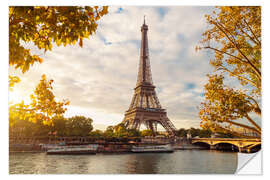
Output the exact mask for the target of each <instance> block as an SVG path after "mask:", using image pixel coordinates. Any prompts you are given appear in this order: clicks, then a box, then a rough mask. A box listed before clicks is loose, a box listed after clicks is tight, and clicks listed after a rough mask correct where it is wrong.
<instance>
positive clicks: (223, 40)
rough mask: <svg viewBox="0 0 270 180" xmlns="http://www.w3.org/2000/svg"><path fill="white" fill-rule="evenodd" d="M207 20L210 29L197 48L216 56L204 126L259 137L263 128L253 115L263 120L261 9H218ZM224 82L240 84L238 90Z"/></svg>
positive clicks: (203, 106) (202, 111)
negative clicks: (249, 133)
mask: <svg viewBox="0 0 270 180" xmlns="http://www.w3.org/2000/svg"><path fill="white" fill-rule="evenodd" d="M206 20H207V23H208V24H209V28H208V29H207V30H206V31H205V32H204V33H203V39H202V41H201V43H202V46H201V47H197V48H198V49H208V50H210V51H212V52H214V55H215V56H214V58H213V59H211V60H210V64H211V65H212V66H213V67H214V73H213V74H211V75H208V77H209V81H208V83H207V84H206V85H205V94H204V97H205V100H204V102H202V103H201V107H200V113H199V116H200V118H201V120H202V121H201V126H202V127H204V128H211V130H213V131H223V132H233V133H234V134H236V135H239V136H242V134H241V133H238V132H236V131H234V130H233V127H241V128H245V129H249V130H250V131H253V132H256V133H257V134H258V135H260V134H261V128H260V126H259V125H258V124H257V123H256V122H255V121H254V119H253V118H252V117H251V115H250V114H251V113H255V114H257V116H258V117H260V116H261V108H260V98H261V8H260V7H251V6H247V7H241V6H237V7H227V6H226V7H217V11H214V12H213V13H212V14H211V15H206ZM225 78H226V80H227V79H228V80H234V81H236V82H239V84H238V85H237V88H236V87H232V86H231V87H230V86H229V85H225V83H224V79H225ZM239 119H242V120H244V119H246V120H247V122H249V125H248V124H247V123H244V122H243V121H241V122H239ZM237 121H238V122H237Z"/></svg>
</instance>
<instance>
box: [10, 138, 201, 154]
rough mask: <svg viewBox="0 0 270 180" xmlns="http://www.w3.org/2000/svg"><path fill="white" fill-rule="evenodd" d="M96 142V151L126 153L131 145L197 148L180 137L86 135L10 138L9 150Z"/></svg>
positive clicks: (28, 149)
mask: <svg viewBox="0 0 270 180" xmlns="http://www.w3.org/2000/svg"><path fill="white" fill-rule="evenodd" d="M89 144H98V149H97V153H128V152H132V151H131V149H132V146H149V145H150V146H151V145H165V144H170V145H172V147H173V148H174V149H199V148H198V147H197V146H192V145H191V144H190V141H187V140H186V139H183V138H182V139H181V138H177V139H176V138H175V139H172V138H164V137H159V138H153V137H146V138H108V139H101V138H87V137H49V138H13V139H12V138H11V139H10V143H9V151H10V152H46V151H47V150H48V149H50V148H55V147H57V146H59V145H60V146H61V145H67V146H69V145H89Z"/></svg>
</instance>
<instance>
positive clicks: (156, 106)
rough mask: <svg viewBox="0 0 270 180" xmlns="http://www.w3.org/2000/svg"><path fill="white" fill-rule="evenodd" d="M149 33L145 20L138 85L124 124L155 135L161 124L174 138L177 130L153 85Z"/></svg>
mask: <svg viewBox="0 0 270 180" xmlns="http://www.w3.org/2000/svg"><path fill="white" fill-rule="evenodd" d="M147 31H148V26H147V25H146V24H145V20H144V23H143V25H142V27H141V33H142V40H141V49H140V63H139V73H138V77H137V84H136V87H135V89H134V95H133V98H132V101H131V104H130V106H129V109H128V110H127V111H126V113H125V117H124V120H123V121H122V123H123V124H124V125H125V126H126V127H127V128H130V129H137V130H139V129H140V126H141V124H144V125H145V126H146V127H147V129H150V130H152V131H153V132H154V134H156V132H157V125H158V124H160V125H162V126H163V127H164V129H165V130H166V131H167V132H168V133H169V135H170V136H174V135H175V132H176V128H175V126H174V125H173V124H172V122H171V121H170V120H169V118H168V117H167V112H166V110H165V109H162V107H161V105H160V102H159V100H158V97H157V94H156V91H155V86H154V85H153V81H152V76H151V68H150V60H149V50H148V38H147Z"/></svg>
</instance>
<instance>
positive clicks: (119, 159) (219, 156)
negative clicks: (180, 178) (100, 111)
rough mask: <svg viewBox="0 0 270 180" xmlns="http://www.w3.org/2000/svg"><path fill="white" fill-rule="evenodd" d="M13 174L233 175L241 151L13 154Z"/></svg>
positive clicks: (11, 167)
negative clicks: (74, 154)
mask: <svg viewBox="0 0 270 180" xmlns="http://www.w3.org/2000/svg"><path fill="white" fill-rule="evenodd" d="M9 159H10V161H9V172H10V174H199V173H208V174H211V173H219V174H227V173H229V174H232V173H234V172H235V170H236V168H237V153H231V152H219V151H208V150H184V151H176V152H174V153H149V154H131V153H130V154H97V155H76V156H72V155H49V156H48V155H46V154H45V153H12V154H10V157H9Z"/></svg>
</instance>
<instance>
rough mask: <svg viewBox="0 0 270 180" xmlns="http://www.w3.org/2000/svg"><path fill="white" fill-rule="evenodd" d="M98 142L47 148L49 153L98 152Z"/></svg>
mask: <svg viewBox="0 0 270 180" xmlns="http://www.w3.org/2000/svg"><path fill="white" fill-rule="evenodd" d="M97 148H98V144H89V145H76V146H56V147H53V148H50V149H48V150H47V154H96V152H97Z"/></svg>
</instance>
